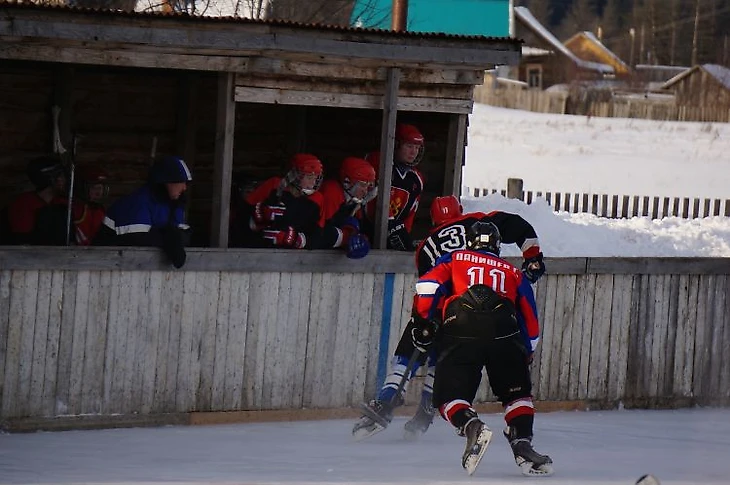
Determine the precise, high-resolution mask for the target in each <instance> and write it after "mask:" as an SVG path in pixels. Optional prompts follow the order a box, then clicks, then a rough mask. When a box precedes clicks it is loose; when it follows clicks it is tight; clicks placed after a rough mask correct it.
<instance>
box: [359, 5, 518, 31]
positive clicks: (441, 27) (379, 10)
mask: <svg viewBox="0 0 730 485" xmlns="http://www.w3.org/2000/svg"><path fill="white" fill-rule="evenodd" d="M392 3H393V2H392V0H356V2H355V7H354V8H353V10H352V18H351V19H350V24H351V25H352V26H354V27H363V28H376V29H390V26H391V18H392ZM510 7H511V1H510V0H409V2H408V24H407V26H406V28H407V29H408V30H409V31H411V32H434V33H435V32H440V33H445V34H454V35H480V36H486V37H509V36H510Z"/></svg>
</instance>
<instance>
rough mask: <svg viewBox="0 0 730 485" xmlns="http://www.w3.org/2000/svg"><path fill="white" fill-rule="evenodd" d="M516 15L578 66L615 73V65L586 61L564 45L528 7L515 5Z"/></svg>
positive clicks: (604, 72) (605, 72)
mask: <svg viewBox="0 0 730 485" xmlns="http://www.w3.org/2000/svg"><path fill="white" fill-rule="evenodd" d="M515 16H517V18H519V19H520V20H521V21H522V22H524V23H525V24H527V25H528V26H529V27H530V28H531V29H532V30H533V32H535V34H537V35H539V36H540V37H542V38H543V40H544V41H545V42H548V43H549V44H550V45H552V46H553V48H554V50H555V51H559V52H560V53H561V54H563V55H564V56H565V57H567V58H569V59H570V60H571V61H573V62H574V63H575V65H577V66H578V67H580V68H582V69H587V70H589V71H598V72H600V73H603V74H613V72H614V71H613V67H611V66H609V65H607V64H601V63H600V62H590V61H584V60H583V59H580V58H578V57H577V56H576V55H575V54H573V53H572V52H571V51H570V50H568V48H567V47H565V46H564V45H563V43H562V42H560V41H559V40H558V39H557V38H556V37H555V36H554V35H553V34H552V33H551V32H550V31H549V30H548V29H546V28H545V27H544V26H543V25H542V24H541V23H540V22H539V21H538V20H537V19H536V18H535V17H534V15H532V12H530V10H529V9H528V8H527V7H515Z"/></svg>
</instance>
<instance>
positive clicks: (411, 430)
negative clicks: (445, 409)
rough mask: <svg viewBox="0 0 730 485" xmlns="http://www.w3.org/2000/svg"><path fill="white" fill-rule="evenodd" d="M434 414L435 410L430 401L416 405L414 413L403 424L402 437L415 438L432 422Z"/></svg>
mask: <svg viewBox="0 0 730 485" xmlns="http://www.w3.org/2000/svg"><path fill="white" fill-rule="evenodd" d="M435 414H436V410H435V409H434V407H433V406H432V405H431V403H430V402H429V403H423V402H422V403H421V404H420V405H419V406H418V410H417V411H416V414H415V415H414V416H413V417H412V418H411V419H409V420H408V422H407V423H406V424H405V427H404V428H405V433H404V438H405V439H407V440H411V441H413V440H417V439H418V438H420V437H421V435H422V434H423V433H425V432H426V431H427V430H428V428H429V426H431V423H433V417H434V415H435Z"/></svg>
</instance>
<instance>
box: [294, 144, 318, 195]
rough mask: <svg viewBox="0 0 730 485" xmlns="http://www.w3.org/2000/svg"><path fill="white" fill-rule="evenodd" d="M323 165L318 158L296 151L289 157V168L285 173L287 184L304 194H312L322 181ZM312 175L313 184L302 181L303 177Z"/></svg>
mask: <svg viewBox="0 0 730 485" xmlns="http://www.w3.org/2000/svg"><path fill="white" fill-rule="evenodd" d="M323 172H324V167H322V162H321V161H320V160H319V158H317V157H315V156H314V155H311V154H309V153H297V154H295V155H294V156H293V157H292V159H291V169H290V170H289V173H288V174H287V180H288V181H289V184H291V185H292V186H294V187H295V188H297V189H298V190H300V191H301V192H302V193H304V194H305V195H312V194H313V193H315V192H316V191H317V190H318V189H319V186H320V184H321V183H322V174H323ZM312 176H314V184H311V183H303V180H304V178H305V177H312Z"/></svg>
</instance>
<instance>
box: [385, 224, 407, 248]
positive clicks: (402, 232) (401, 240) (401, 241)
mask: <svg viewBox="0 0 730 485" xmlns="http://www.w3.org/2000/svg"><path fill="white" fill-rule="evenodd" d="M388 249H395V250H397V251H413V243H412V242H411V235H410V234H408V230H407V229H406V225H405V224H403V223H400V224H396V225H395V226H394V227H393V228H392V229H390V230H389V231H388Z"/></svg>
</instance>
